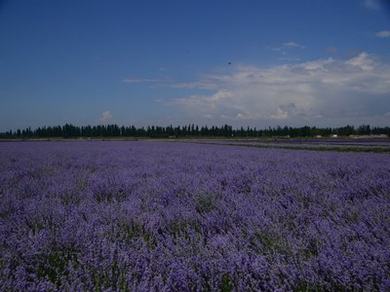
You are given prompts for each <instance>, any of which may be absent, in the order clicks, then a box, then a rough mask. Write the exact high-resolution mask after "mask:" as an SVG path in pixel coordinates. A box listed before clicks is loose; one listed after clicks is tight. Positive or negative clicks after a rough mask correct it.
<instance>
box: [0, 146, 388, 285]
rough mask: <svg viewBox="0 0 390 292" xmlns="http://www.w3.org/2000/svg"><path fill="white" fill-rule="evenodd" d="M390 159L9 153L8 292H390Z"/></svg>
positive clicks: (148, 150) (3, 156)
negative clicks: (106, 291)
mask: <svg viewBox="0 0 390 292" xmlns="http://www.w3.org/2000/svg"><path fill="white" fill-rule="evenodd" d="M389 194H390V155H388V154H376V153H347V152H345V153H336V152H315V151H295V150H286V149H262V148H251V147H236V146H223V145H205V144H191V143H180V142H177V143H169V142H152V141H133V142H124V141H122V142H119V141H107V142H103V141H83V142H23V143H17V142H4V143H0V200H1V203H0V256H1V258H0V290H2V291H4V290H12V289H18V290H49V289H58V288H59V289H66V290H95V291H101V290H104V289H111V290H136V291H137V290H155V291H164V290H165V291H188V290H195V291H204V290H213V291H214V290H222V291H231V290H233V289H237V290H275V289H282V290H299V291H306V289H318V290H336V289H338V290H361V289H364V290H367V291H369V290H383V291H385V290H388V289H390V280H389V276H390V196H389Z"/></svg>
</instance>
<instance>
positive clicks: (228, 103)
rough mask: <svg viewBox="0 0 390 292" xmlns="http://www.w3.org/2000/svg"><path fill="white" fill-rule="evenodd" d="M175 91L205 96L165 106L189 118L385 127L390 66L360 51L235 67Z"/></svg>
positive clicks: (389, 99) (389, 102) (388, 120)
mask: <svg viewBox="0 0 390 292" xmlns="http://www.w3.org/2000/svg"><path fill="white" fill-rule="evenodd" d="M177 87H184V88H191V89H203V90H205V89H206V90H207V91H208V92H209V94H195V95H190V96H183V97H180V98H175V99H172V100H171V102H170V105H173V106H174V107H176V108H177V109H179V110H180V111H182V112H184V113H185V114H186V116H189V117H192V118H193V119H194V120H199V119H203V120H204V119H207V121H211V122H227V123H232V124H254V125H272V124H283V125H284V124H290V125H302V124H314V125H338V124H346V123H354V124H360V123H372V124H380V125H383V124H387V125H388V124H390V117H389V115H388V114H387V113H388V112H390V65H389V64H386V63H383V62H379V61H378V60H376V59H375V58H374V57H373V56H371V55H369V54H368V53H365V52H362V53H360V54H358V55H357V56H355V57H353V58H350V59H348V60H336V59H333V58H328V59H317V60H313V61H310V62H301V63H298V64H285V65H280V66H274V67H269V68H262V67H256V66H238V67H235V69H233V71H231V72H228V73H219V74H209V75H206V76H204V77H203V78H201V80H197V81H194V82H187V83H182V84H180V86H177ZM207 91H206V92H207Z"/></svg>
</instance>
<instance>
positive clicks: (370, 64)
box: [345, 52, 375, 71]
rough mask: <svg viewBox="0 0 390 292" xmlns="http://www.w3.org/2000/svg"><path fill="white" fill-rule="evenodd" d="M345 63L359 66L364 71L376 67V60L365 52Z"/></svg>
mask: <svg viewBox="0 0 390 292" xmlns="http://www.w3.org/2000/svg"><path fill="white" fill-rule="evenodd" d="M345 64H348V65H352V66H355V67H358V68H360V69H362V70H364V71H370V70H373V69H374V66H375V61H374V60H373V59H372V58H371V57H370V56H369V55H368V54H367V53H365V52H363V53H360V54H359V55H358V56H356V57H353V58H352V59H350V60H348V61H346V62H345Z"/></svg>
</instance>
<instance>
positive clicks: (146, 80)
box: [122, 78, 161, 83]
mask: <svg viewBox="0 0 390 292" xmlns="http://www.w3.org/2000/svg"><path fill="white" fill-rule="evenodd" d="M122 81H123V82H125V83H155V82H161V80H160V79H150V78H126V79H123V80H122Z"/></svg>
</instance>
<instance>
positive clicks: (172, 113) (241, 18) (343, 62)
mask: <svg viewBox="0 0 390 292" xmlns="http://www.w3.org/2000/svg"><path fill="white" fill-rule="evenodd" d="M389 8H390V7H389V6H388V5H386V2H385V1H376V0H361V1H359V0H350V1H348V0H343V1H331V0H327V1H319V0H307V1H277V0H276V1H245V0H242V1H227V0H225V1H211V0H209V1H202V0H197V1H183V0H182V1H169V0H167V1H99V0H95V1H83V0H78V1H74V0H68V1H52V0H34V1H31V0H25V1H19V0H12V1H1V0H0V130H7V129H15V128H18V127H27V126H32V127H36V126H42V125H57V124H63V123H65V122H71V123H74V124H79V125H81V124H99V123H111V122H112V123H119V124H135V125H138V126H142V125H148V124H161V125H168V124H184V123H197V124H199V125H206V124H208V125H211V124H218V125H219V124H224V123H228V124H232V125H233V126H241V125H242V126H246V125H251V126H257V127H266V126H275V125H291V126H300V125H305V124H308V125H317V126H338V125H344V124H347V123H350V124H355V125H359V124H362V123H370V124H372V125H390V9H389Z"/></svg>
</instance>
